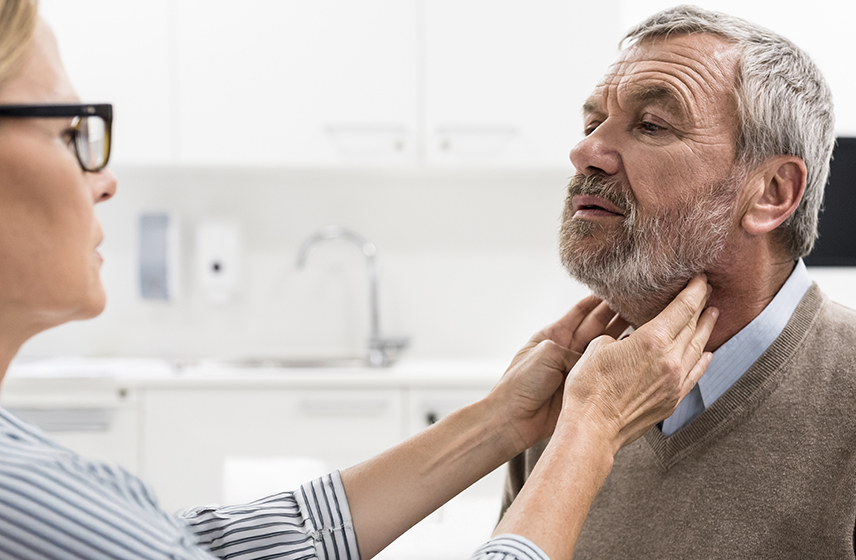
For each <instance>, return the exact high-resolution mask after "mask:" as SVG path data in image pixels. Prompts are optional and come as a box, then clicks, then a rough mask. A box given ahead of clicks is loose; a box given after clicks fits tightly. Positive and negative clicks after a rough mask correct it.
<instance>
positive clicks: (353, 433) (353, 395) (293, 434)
mask: <svg viewBox="0 0 856 560" xmlns="http://www.w3.org/2000/svg"><path fill="white" fill-rule="evenodd" d="M401 426H402V404H401V396H400V392H399V391H398V390H349V391H344V390H329V391H328V390H293V391H292V390H287V389H276V390H262V389H252V390H249V389H248V390H241V389H234V390H204V389H202V390H194V391H189V390H149V391H147V393H146V397H145V408H144V436H143V452H142V454H143V457H144V459H143V463H144V464H143V477H144V478H145V480H146V481H147V482H149V483H150V484H151V485H152V486H153V487H154V489H155V491H156V493H157V495H158V497H159V499H160V501H161V504H162V505H163V507H165V508H166V509H167V510H175V509H180V508H184V507H190V506H195V505H201V504H206V503H222V501H223V487H224V477H223V472H224V468H225V466H226V464H227V460H228V459H252V458H280V459H283V458H284V459H287V458H295V459H297V458H306V459H314V460H320V461H322V462H324V464H325V465H327V466H328V467H329V468H330V469H331V470H332V469H334V468H338V469H342V468H346V467H348V466H350V465H352V464H354V463H357V462H359V461H362V460H364V459H367V458H369V457H371V456H374V455H375V454H377V453H379V452H381V451H383V450H384V449H386V448H388V447H390V446H392V445H395V444H396V443H397V442H398V441H400V440H401V439H402V435H403V434H402V429H401ZM289 489H290V488H279V489H278V490H279V491H283V490H289ZM257 497H259V498H260V497H262V496H257Z"/></svg>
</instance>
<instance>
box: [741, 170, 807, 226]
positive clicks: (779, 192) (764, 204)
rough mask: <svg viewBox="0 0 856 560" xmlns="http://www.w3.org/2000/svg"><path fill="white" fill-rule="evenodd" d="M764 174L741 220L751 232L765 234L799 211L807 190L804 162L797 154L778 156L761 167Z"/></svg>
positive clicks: (761, 172) (759, 178)
mask: <svg viewBox="0 0 856 560" xmlns="http://www.w3.org/2000/svg"><path fill="white" fill-rule="evenodd" d="M758 172H760V174H761V176H760V177H758V180H759V181H763V183H761V184H760V185H759V188H758V190H757V191H756V193H755V195H754V197H753V200H752V201H751V202H750V204H749V206H748V208H747V209H746V212H745V213H744V214H743V219H742V220H741V224H742V225H743V229H745V230H746V231H747V233H749V234H750V235H764V234H766V233H769V232H771V231H773V230H774V229H776V228H777V227H779V225H780V224H781V223H782V222H784V221H785V220H786V219H787V218H788V216H790V215H791V214H793V213H794V211H796V209H797V206H799V203H800V200H802V197H803V193H804V192H805V181H806V168H805V162H803V160H802V159H800V158H798V157H796V156H775V157H772V158H770V159H768V160H767V161H765V162H764V163H763V164H761V166H760V167H759V169H758Z"/></svg>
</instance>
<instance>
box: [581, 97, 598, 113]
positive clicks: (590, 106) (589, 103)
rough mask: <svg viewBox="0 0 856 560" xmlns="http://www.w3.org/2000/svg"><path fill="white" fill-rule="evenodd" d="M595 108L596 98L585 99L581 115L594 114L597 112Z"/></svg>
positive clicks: (596, 105) (596, 104)
mask: <svg viewBox="0 0 856 560" xmlns="http://www.w3.org/2000/svg"><path fill="white" fill-rule="evenodd" d="M597 108H598V103H597V98H596V97H595V96H594V95H592V96H591V97H589V98H588V99H586V102H585V103H583V115H590V114H592V113H595V112H597Z"/></svg>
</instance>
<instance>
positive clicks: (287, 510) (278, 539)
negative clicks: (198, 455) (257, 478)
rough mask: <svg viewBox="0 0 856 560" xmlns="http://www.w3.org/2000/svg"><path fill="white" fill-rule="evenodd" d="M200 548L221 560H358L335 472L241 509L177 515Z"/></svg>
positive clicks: (198, 510)
mask: <svg viewBox="0 0 856 560" xmlns="http://www.w3.org/2000/svg"><path fill="white" fill-rule="evenodd" d="M181 516H182V518H183V519H184V520H185V521H186V522H187V524H188V527H189V528H190V530H191V531H192V532H193V533H195V534H196V537H197V540H198V542H199V544H200V545H201V546H203V547H205V548H207V549H208V550H210V552H211V553H212V554H213V555H214V556H217V557H219V558H230V559H236V560H255V559H262V558H283V559H294V560H298V559H300V560H304V559H305V560H309V559H314V558H318V559H322V560H327V559H331V560H359V557H360V555H359V549H358V548H357V538H356V533H354V525H353V523H352V522H351V513H350V509H349V507H348V500H347V498H346V497H345V489H344V487H343V486H342V479H341V477H340V475H339V472H338V471H336V472H333V473H331V474H328V475H326V476H323V477H321V478H319V479H316V480H313V481H312V482H307V483H306V484H304V485H303V486H301V487H300V488H299V489H297V490H296V491H294V492H283V493H281V494H275V495H273V496H269V497H267V498H264V499H261V500H258V501H255V502H252V503H249V504H246V505H241V506H228V507H216V506H212V507H200V508H194V509H191V510H188V511H186V512H184V513H182V514H181Z"/></svg>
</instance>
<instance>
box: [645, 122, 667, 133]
mask: <svg viewBox="0 0 856 560" xmlns="http://www.w3.org/2000/svg"><path fill="white" fill-rule="evenodd" d="M639 128H641V129H642V131H643V132H646V133H648V134H655V133H657V132H660V131H663V130H666V127H664V126H660V125H658V124H654V123H652V122H648V121H642V122H641V123H639Z"/></svg>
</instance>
